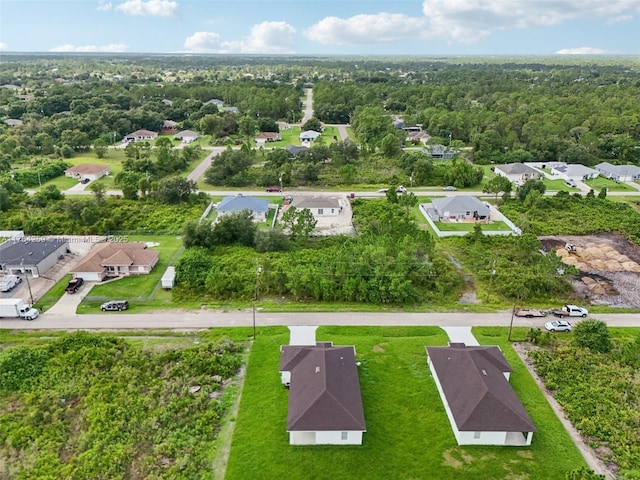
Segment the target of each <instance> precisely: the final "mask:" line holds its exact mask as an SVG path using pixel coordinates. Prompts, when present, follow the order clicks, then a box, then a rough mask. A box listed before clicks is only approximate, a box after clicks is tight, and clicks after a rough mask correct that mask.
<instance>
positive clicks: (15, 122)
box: [4, 118, 22, 127]
mask: <svg viewBox="0 0 640 480" xmlns="http://www.w3.org/2000/svg"><path fill="white" fill-rule="evenodd" d="M4 124H5V125H8V126H9V127H15V126H16V125H22V120H19V119H17V118H7V119H6V120H5V121H4Z"/></svg>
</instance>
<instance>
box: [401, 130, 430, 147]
mask: <svg viewBox="0 0 640 480" xmlns="http://www.w3.org/2000/svg"><path fill="white" fill-rule="evenodd" d="M430 138H431V135H429V134H428V133H427V132H422V131H420V130H418V131H417V132H416V131H409V133H408V134H407V142H411V143H412V144H414V145H417V144H418V143H427V142H428V141H429V139H430Z"/></svg>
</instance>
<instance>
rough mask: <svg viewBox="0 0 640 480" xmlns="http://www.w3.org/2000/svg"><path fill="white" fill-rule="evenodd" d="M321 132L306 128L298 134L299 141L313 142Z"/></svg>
mask: <svg viewBox="0 0 640 480" xmlns="http://www.w3.org/2000/svg"><path fill="white" fill-rule="evenodd" d="M321 135H322V134H321V133H320V132H316V131H315V130H306V131H304V132H302V133H301V134H300V141H301V142H302V143H303V144H304V143H311V142H315V141H316V140H317V139H318V138H319V137H320V136H321Z"/></svg>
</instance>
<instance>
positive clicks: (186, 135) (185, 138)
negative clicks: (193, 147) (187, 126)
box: [173, 130, 200, 143]
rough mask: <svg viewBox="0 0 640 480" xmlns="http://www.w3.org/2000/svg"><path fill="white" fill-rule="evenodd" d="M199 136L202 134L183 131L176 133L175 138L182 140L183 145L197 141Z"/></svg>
mask: <svg viewBox="0 0 640 480" xmlns="http://www.w3.org/2000/svg"><path fill="white" fill-rule="evenodd" d="M199 136H200V134H199V133H198V132H194V131H193V130H182V131H181V132H178V133H176V134H175V135H174V136H173V138H175V139H176V140H180V141H181V142H182V143H191V142H193V141H194V140H197V139H198V137H199Z"/></svg>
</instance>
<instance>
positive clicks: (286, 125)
mask: <svg viewBox="0 0 640 480" xmlns="http://www.w3.org/2000/svg"><path fill="white" fill-rule="evenodd" d="M276 125H278V130H289V129H290V128H291V125H289V123H288V122H276Z"/></svg>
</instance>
